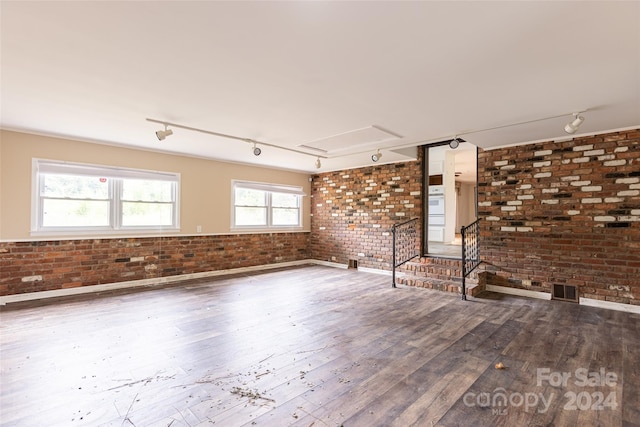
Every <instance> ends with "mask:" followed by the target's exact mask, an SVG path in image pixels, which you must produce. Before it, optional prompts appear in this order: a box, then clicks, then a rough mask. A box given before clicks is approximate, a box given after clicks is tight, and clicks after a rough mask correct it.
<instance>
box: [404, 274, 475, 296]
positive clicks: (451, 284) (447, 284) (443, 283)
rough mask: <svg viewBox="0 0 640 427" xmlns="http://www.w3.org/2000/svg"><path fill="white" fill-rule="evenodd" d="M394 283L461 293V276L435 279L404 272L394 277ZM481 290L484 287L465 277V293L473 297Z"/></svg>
mask: <svg viewBox="0 0 640 427" xmlns="http://www.w3.org/2000/svg"><path fill="white" fill-rule="evenodd" d="M396 283H397V284H399V285H406V286H415V287H418V288H426V289H433V290H436V291H443V292H453V293H457V294H461V293H462V279H461V278H458V280H453V279H449V280H446V279H445V280H443V279H437V278H433V277H429V278H427V277H424V276H414V275H410V274H404V275H400V276H398V277H396ZM483 290H484V287H483V286H480V285H478V281H477V280H470V279H469V278H467V281H466V293H467V295H469V296H472V297H474V296H476V295H478V294H479V293H480V292H482V291H483Z"/></svg>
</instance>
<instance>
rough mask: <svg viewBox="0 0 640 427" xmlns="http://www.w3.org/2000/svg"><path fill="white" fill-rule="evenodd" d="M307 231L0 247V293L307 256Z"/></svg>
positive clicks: (66, 286) (248, 264)
mask: <svg viewBox="0 0 640 427" xmlns="http://www.w3.org/2000/svg"><path fill="white" fill-rule="evenodd" d="M308 248H309V233H274V234H240V235H223V236H181V237H153V238H152V237H150V238H126V239H125V238H123V239H86V240H55V241H34V242H12V243H0V295H12V294H19V293H24V292H37V291H45V290H54V289H63V288H72V287H78V286H91V285H98V284H104V283H116V282H122V281H128V280H138V279H149V278H157V277H166V276H176V275H180V274H188V273H199V272H206V271H215V270H225V269H230V268H238V267H249V266H254V265H264V264H272V263H279V262H286V261H296V260H303V259H308V258H309V252H308Z"/></svg>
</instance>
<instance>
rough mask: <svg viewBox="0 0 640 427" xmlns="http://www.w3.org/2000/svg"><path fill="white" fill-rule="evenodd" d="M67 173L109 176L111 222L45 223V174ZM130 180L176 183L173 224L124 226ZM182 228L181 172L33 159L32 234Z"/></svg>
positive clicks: (125, 231)
mask: <svg viewBox="0 0 640 427" xmlns="http://www.w3.org/2000/svg"><path fill="white" fill-rule="evenodd" d="M47 173H50V174H66V175H75V176H95V177H99V178H107V179H109V199H108V201H109V204H110V210H109V225H106V226H81V227H66V226H64V227H60V226H55V227H51V226H44V225H43V203H42V200H43V197H42V196H41V191H40V190H41V185H42V183H43V175H44V174H47ZM126 179H146V180H153V181H169V182H171V183H172V184H173V185H172V187H173V201H172V202H171V203H172V217H173V224H171V225H165V226H162V225H148V226H146V225H145V226H139V225H136V226H124V225H122V203H123V202H128V200H122V198H121V196H122V183H123V181H124V180H126ZM177 231H180V174H179V173H174V172H160V171H151V170H144V169H130V168H121V167H111V166H104V165H94V164H87V163H73V162H64V161H58V160H47V159H37V158H34V159H32V177H31V235H35V236H38V235H49V234H64V235H91V234H106V235H109V234H132V232H134V233H136V232H142V233H154V232H177Z"/></svg>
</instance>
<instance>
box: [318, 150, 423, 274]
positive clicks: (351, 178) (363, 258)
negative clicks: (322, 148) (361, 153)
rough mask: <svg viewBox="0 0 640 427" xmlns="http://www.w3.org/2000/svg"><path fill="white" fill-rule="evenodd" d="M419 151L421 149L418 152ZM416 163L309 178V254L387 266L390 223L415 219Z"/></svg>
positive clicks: (417, 195) (417, 208)
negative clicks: (310, 182) (310, 215)
mask: <svg viewBox="0 0 640 427" xmlns="http://www.w3.org/2000/svg"><path fill="white" fill-rule="evenodd" d="M420 151H421V150H420ZM421 164H422V163H421V161H420V160H418V161H413V162H407V163H396V164H390V165H380V166H371V167H366V168H360V169H351V170H346V171H339V172H329V173H324V174H320V175H316V176H314V177H313V183H312V189H311V190H312V199H311V212H312V218H311V227H312V232H311V256H312V258H314V259H318V260H322V261H331V262H337V263H340V264H348V262H349V260H356V261H358V266H359V267H367V268H376V269H384V270H389V269H390V268H391V258H392V255H391V254H392V248H391V245H392V237H391V227H392V226H393V224H396V223H398V222H401V221H404V220H408V219H411V218H416V217H418V218H419V217H420V215H421V212H422V207H421V201H422V196H421V188H422V183H421V177H422V171H421V167H422V166H421Z"/></svg>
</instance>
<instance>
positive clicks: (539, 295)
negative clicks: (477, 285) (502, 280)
mask: <svg viewBox="0 0 640 427" xmlns="http://www.w3.org/2000/svg"><path fill="white" fill-rule="evenodd" d="M485 290H486V291H490V292H497V293H499V294H508V295H516V296H520V297H527V298H536V299H544V300H550V299H551V294H549V293H546V292H538V291H530V290H528V289H519V288H507V287H506V286H497V285H485Z"/></svg>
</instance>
